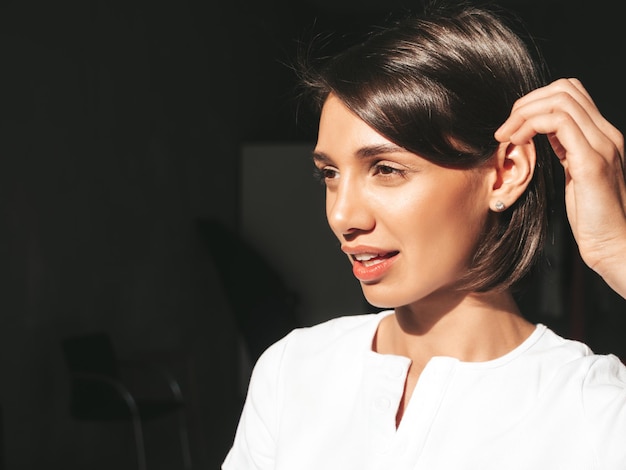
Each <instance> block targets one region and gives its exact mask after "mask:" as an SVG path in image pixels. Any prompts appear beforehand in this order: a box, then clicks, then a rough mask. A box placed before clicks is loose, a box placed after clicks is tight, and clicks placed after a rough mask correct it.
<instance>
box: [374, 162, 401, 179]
mask: <svg viewBox="0 0 626 470" xmlns="http://www.w3.org/2000/svg"><path fill="white" fill-rule="evenodd" d="M374 170H375V173H376V174H379V175H382V176H389V175H400V176H403V175H404V174H405V171H404V170H401V169H400V168H395V167H392V166H389V165H384V164H380V163H379V164H377V165H376V166H375V168H374Z"/></svg>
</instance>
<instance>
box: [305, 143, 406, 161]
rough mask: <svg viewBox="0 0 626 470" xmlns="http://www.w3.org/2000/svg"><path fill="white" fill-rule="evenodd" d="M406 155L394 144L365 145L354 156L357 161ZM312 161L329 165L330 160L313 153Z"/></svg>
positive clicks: (323, 155) (319, 153)
mask: <svg viewBox="0 0 626 470" xmlns="http://www.w3.org/2000/svg"><path fill="white" fill-rule="evenodd" d="M398 152H400V153H406V152H408V150H406V149H405V148H403V147H400V146H399V145H396V144H377V145H366V146H364V147H361V148H359V149H358V150H357V151H356V152H355V155H356V156H357V158H359V159H366V158H372V157H376V156H379V155H384V154H387V153H398ZM312 157H313V161H315V162H318V163H331V162H332V159H331V158H330V157H329V156H328V155H326V154H325V153H324V152H317V151H314V152H313V153H312Z"/></svg>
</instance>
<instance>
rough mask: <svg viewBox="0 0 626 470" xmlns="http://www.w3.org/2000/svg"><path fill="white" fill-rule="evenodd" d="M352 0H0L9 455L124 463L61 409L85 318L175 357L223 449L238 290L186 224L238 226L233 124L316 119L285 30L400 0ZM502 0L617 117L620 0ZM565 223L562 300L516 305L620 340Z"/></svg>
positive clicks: (619, 344) (211, 447)
mask: <svg viewBox="0 0 626 470" xmlns="http://www.w3.org/2000/svg"><path fill="white" fill-rule="evenodd" d="M352 3H353V4H351V3H350V2H343V3H342V2H323V1H319V2H312V1H310V2H300V3H297V4H293V3H290V2H281V1H276V2H266V3H264V4H261V3H259V2H253V1H244V0H239V1H234V2H223V4H221V5H215V4H214V3H212V2H202V1H199V0H189V1H175V0H152V1H147V0H146V1H139V0H129V1H125V0H111V1H104V0H100V1H97V0H87V1H83V0H73V1H72V0H59V1H55V2H48V1H43V0H39V1H37V0H34V1H30V2H26V1H19V0H13V1H11V0H5V2H4V3H2V6H0V60H1V62H0V63H1V69H0V77H1V88H0V89H1V90H2V91H1V93H0V211H1V212H0V286H1V289H2V290H1V291H0V292H1V294H2V295H1V296H0V315H1V316H0V325H1V328H0V384H1V385H0V406H1V407H2V418H3V423H2V430H3V432H2V433H1V435H2V436H3V439H4V442H3V444H2V445H3V453H4V455H3V459H4V461H5V464H6V468H8V469H39V468H64V469H71V468H94V469H95V468H110V467H111V466H113V465H115V468H120V469H124V468H133V460H132V458H133V457H132V445H131V444H132V441H131V435H130V432H129V431H128V430H127V429H126V428H125V427H124V426H116V425H111V426H110V427H106V426H105V427H102V426H97V425H91V424H85V423H77V422H75V421H73V420H72V419H71V418H70V417H69V414H68V410H67V403H68V387H69V385H68V377H67V371H66V369H65V365H64V362H63V358H62V356H61V350H60V341H61V339H62V338H64V337H66V336H68V335H70V334H75V333H82V332H88V331H92V330H97V329H103V330H105V331H108V332H110V334H111V336H112V337H113V339H114V341H115V344H116V346H117V347H118V349H119V351H120V353H121V354H123V355H126V356H137V355H146V354H152V352H155V353H154V354H157V355H158V357H160V358H164V359H165V360H166V361H167V362H168V363H169V365H170V366H171V367H172V368H173V370H174V371H175V372H176V374H177V375H178V377H180V380H181V381H182V383H183V387H184V390H183V391H184V392H185V393H187V395H188V396H189V397H190V398H189V399H190V412H189V416H190V420H191V426H192V440H193V442H192V443H193V453H194V460H195V462H196V464H197V468H218V466H219V463H220V462H221V460H222V458H223V456H224V454H225V452H226V450H227V448H228V445H229V443H230V441H231V439H232V433H233V430H234V426H235V424H236V419H237V414H238V411H239V406H240V399H241V396H240V391H241V381H242V380H244V381H245V377H244V378H243V379H242V378H241V377H240V376H239V372H238V368H239V359H238V358H239V354H240V346H239V343H238V341H239V340H238V338H239V333H238V331H237V327H236V325H235V320H234V317H233V312H232V308H231V305H230V304H229V302H228V300H227V298H226V296H225V293H224V289H223V286H222V284H221V281H220V278H219V276H218V273H217V271H216V267H215V264H214V262H213V258H212V256H211V253H210V251H209V249H208V246H207V240H206V238H205V237H203V236H202V234H201V232H199V231H198V230H197V224H198V221H199V220H208V219H211V220H217V221H219V222H220V223H221V224H223V225H224V226H225V227H227V228H229V229H231V230H233V231H235V232H236V231H237V227H238V225H237V224H238V216H239V214H238V194H239V193H238V158H239V146H240V145H241V144H242V143H244V142H251V141H271V142H282V141H284V142H289V141H298V140H310V139H312V138H314V129H313V128H312V127H308V125H309V124H310V123H309V122H307V121H306V120H305V121H303V122H300V123H299V124H298V123H296V119H295V106H294V104H293V101H292V94H291V87H292V85H293V76H292V73H291V72H290V70H289V68H288V67H287V66H286V65H285V63H286V62H288V61H289V60H290V58H292V57H293V54H294V52H295V47H296V43H297V40H298V39H299V38H302V39H306V37H308V36H310V34H311V32H312V31H322V30H326V29H339V30H341V31H342V33H343V34H346V35H348V36H350V34H352V33H356V32H358V31H360V30H361V29H362V28H363V27H364V26H366V25H368V24H370V23H372V22H376V21H378V20H379V19H380V18H381V17H382V16H383V15H385V14H386V9H387V8H390V7H394V6H395V7H398V6H404V5H407V4H408V3H407V2H398V3H397V4H396V5H394V4H392V3H390V2H380V5H378V4H376V3H375V2H356V1H355V2H352ZM508 3H509V4H510V6H511V7H512V8H514V9H516V11H518V12H519V13H520V15H521V16H522V17H523V19H524V20H525V21H526V22H527V24H528V26H529V29H530V30H531V32H533V33H534V34H536V36H537V37H538V40H539V43H540V46H541V47H542V48H543V50H544V54H545V55H546V57H547V59H548V61H549V62H550V63H551V65H552V73H553V75H554V77H557V76H578V77H580V78H581V79H582V80H583V82H584V83H585V84H586V85H587V87H588V88H589V90H590V91H591V93H592V94H593V96H594V97H595V99H596V102H597V104H598V105H599V107H600V109H601V110H602V111H603V112H604V113H605V115H606V116H607V117H608V118H609V119H610V120H612V122H613V123H614V124H616V125H617V126H618V127H620V128H621V129H626V125H625V124H626V123H625V118H624V112H623V110H624V105H625V104H626V102H625V100H624V90H623V76H622V74H621V70H622V67H623V61H624V53H625V44H624V43H625V40H624V34H623V30H624V28H623V24H622V20H621V16H620V14H618V12H617V8H618V2H614V3H609V2H608V1H600V2H593V3H583V2H578V1H565V0H563V1H549V0H543V1H540V0H537V1H527V2H523V1H521V0H519V1H514V0H510V1H509V2H508ZM568 235H569V234H568V233H567V231H566V230H565V231H564V233H563V241H562V242H561V243H560V244H559V245H558V250H557V251H558V253H559V255H558V256H559V257H560V258H559V260H560V262H561V263H562V269H563V272H562V277H561V278H560V280H559V284H558V286H559V289H560V291H559V293H558V298H559V301H561V302H562V304H563V305H564V306H565V308H564V310H563V313H562V314H561V315H560V316H557V317H554V316H550V314H549V313H546V312H542V311H540V309H538V307H537V302H536V301H535V299H534V298H533V296H532V295H530V296H527V297H525V299H524V300H523V303H524V305H525V306H526V307H525V308H527V309H528V311H529V316H532V317H534V318H535V319H537V320H538V321H544V322H546V323H553V324H554V325H555V327H557V328H560V329H562V331H563V332H565V333H568V332H569V333H571V334H573V335H575V336H578V337H581V338H582V339H585V340H587V341H589V342H590V344H591V345H592V346H593V347H595V348H596V349H598V350H602V351H603V350H612V351H614V352H617V353H618V354H621V355H623V354H624V346H623V344H624V341H623V340H622V338H623V337H624V334H626V320H625V319H626V312H624V310H625V309H624V303H623V301H621V300H620V299H618V298H616V297H615V296H614V295H613V294H611V293H610V291H608V289H607V288H606V286H604V285H603V283H602V282H600V281H599V280H598V279H597V278H595V276H593V274H591V273H590V272H588V270H586V269H585V268H584V267H581V266H580V264H579V262H578V260H577V258H576V252H575V247H573V246H572V245H571V241H569V238H568ZM581 280H582V282H581ZM580 286H583V288H581V287H580ZM242 287H244V288H245V286H242ZM243 292H245V289H242V293H243ZM242 295H243V294H242ZM622 357H624V356H622ZM170 426H171V423H170V424H167V423H165V424H162V425H158V424H154V425H152V427H151V428H148V430H147V432H148V433H152V434H151V435H153V436H156V437H152V438H151V441H149V442H148V444H149V447H148V452H149V453H150V457H149V463H152V464H153V465H154V466H153V467H152V468H174V463H175V462H176V461H177V459H178V454H177V452H178V450H177V447H176V445H177V444H176V442H175V441H174V442H173V443H172V445H169V444H167V443H169V427H170ZM155 443H158V444H159V445H152V446H151V445H150V444H155Z"/></svg>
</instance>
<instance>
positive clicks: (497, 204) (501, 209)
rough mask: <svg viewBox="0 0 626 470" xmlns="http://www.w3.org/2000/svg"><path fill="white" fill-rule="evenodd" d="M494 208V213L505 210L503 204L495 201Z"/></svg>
mask: <svg viewBox="0 0 626 470" xmlns="http://www.w3.org/2000/svg"><path fill="white" fill-rule="evenodd" d="M495 208H496V211H498V212H502V211H503V210H504V209H506V206H505V205H504V202H502V201H496V204H495Z"/></svg>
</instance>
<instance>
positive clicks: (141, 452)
mask: <svg viewBox="0 0 626 470" xmlns="http://www.w3.org/2000/svg"><path fill="white" fill-rule="evenodd" d="M133 431H134V434H135V448H136V449H137V470H146V447H145V444H144V441H143V427H142V424H141V417H140V416H139V415H138V414H136V415H133Z"/></svg>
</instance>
